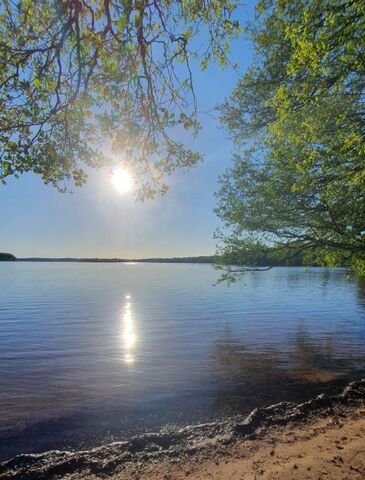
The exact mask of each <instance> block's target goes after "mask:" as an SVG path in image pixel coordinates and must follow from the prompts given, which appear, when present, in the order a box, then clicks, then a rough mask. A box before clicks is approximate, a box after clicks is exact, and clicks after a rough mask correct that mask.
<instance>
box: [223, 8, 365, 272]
mask: <svg viewBox="0 0 365 480" xmlns="http://www.w3.org/2000/svg"><path fill="white" fill-rule="evenodd" d="M251 35H252V40H253V42H254V44H255V47H256V52H257V57H256V60H255V63H254V65H253V66H252V67H251V68H250V69H249V71H248V72H247V74H246V75H245V76H244V77H243V78H242V79H241V80H240V82H239V83H238V85H237V87H236V89H235V90H234V92H233V94H232V95H231V97H230V98H229V99H228V100H227V101H226V102H225V104H224V105H222V106H221V112H222V120H223V122H224V123H225V125H226V126H227V128H228V130H229V132H230V133H231V135H232V137H233V139H234V141H235V143H236V145H237V154H236V155H235V157H234V160H233V166H232V168H230V169H229V170H228V171H227V172H226V173H225V174H224V175H223V177H222V178H221V190H220V192H219V193H218V200H219V203H218V207H217V213H218V215H219V216H220V217H221V219H222V220H223V222H224V224H225V227H226V231H225V233H224V234H223V235H220V236H219V238H220V241H221V242H220V249H221V252H223V253H224V252H231V251H234V250H235V249H236V248H238V251H241V252H244V253H243V254H242V255H241V263H244V264H246V261H248V264H250V258H251V257H252V255H253V254H254V252H255V249H257V245H262V244H263V245H266V246H269V247H270V248H276V249H281V248H283V247H285V248H287V249H289V250H292V251H295V252H300V253H301V254H303V255H304V259H305V260H306V261H307V262H310V263H312V262H315V263H318V264H320V265H325V266H337V265H343V264H351V265H352V266H353V267H354V268H355V269H356V270H357V271H358V272H359V273H361V274H364V272H365V108H364V107H365V103H364V98H365V97H364V93H365V92H364V88H365V3H364V2H363V1H360V0H347V1H346V0H345V1H340V0H318V1H317V0H316V1H314V0H313V1H304V0H290V1H289V0H267V1H266V0H265V1H261V2H260V3H259V5H258V16H257V19H256V22H255V23H254V25H252V26H251ZM227 232H228V233H227ZM243 246H244V249H242V247H243Z"/></svg>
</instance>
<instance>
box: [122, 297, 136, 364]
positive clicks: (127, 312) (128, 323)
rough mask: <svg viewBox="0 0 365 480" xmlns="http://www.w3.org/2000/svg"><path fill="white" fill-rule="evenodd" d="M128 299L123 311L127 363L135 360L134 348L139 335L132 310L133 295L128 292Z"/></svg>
mask: <svg viewBox="0 0 365 480" xmlns="http://www.w3.org/2000/svg"><path fill="white" fill-rule="evenodd" d="M125 299H126V300H127V301H126V303H125V305H124V308H123V312H122V329H123V333H122V339H123V342H122V343H123V351H124V356H123V359H124V362H125V363H127V364H130V363H133V362H134V357H133V354H132V352H133V349H134V347H135V344H136V341H137V336H136V333H135V321H134V317H133V312H132V306H131V301H130V299H131V296H130V295H129V294H128V295H126V296H125Z"/></svg>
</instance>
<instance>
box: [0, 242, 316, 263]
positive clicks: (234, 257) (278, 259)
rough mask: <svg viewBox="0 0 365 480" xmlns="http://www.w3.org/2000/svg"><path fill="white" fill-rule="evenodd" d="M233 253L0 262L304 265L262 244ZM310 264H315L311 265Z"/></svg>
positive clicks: (294, 255) (2, 256)
mask: <svg viewBox="0 0 365 480" xmlns="http://www.w3.org/2000/svg"><path fill="white" fill-rule="evenodd" d="M252 252H253V250H250V252H249V253H248V251H247V250H245V249H242V250H235V251H232V252H230V253H229V254H228V253H227V252H226V253H225V254H224V255H221V256H220V255H200V256H197V257H170V258H165V257H154V258H75V257H63V258H47V257H27V258H19V259H17V258H16V257H15V256H14V255H11V254H10V253H0V260H19V261H23V262H82V263H126V262H139V263H207V264H209V263H210V264H219V265H245V266H248V267H274V266H290V267H297V266H302V265H308V263H305V262H304V260H303V254H302V253H301V252H300V251H296V250H295V249H288V248H285V249H281V250H277V249H270V248H268V247H264V246H262V245H259V246H257V249H255V250H254V253H252ZM311 265H313V266H314V265H316V264H315V263H314V262H313V263H311Z"/></svg>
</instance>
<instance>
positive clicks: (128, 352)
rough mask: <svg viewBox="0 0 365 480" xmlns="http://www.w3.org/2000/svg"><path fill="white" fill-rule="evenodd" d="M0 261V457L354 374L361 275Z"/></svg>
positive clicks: (363, 357)
mask: <svg viewBox="0 0 365 480" xmlns="http://www.w3.org/2000/svg"><path fill="white" fill-rule="evenodd" d="M218 275H219V273H218V272H217V271H215V270H214V269H213V268H212V267H211V266H209V265H187V264H145V263H140V264H136V263H128V264H121V263H118V264H117V263H115V264H90V263H27V262H9V263H5V262H4V263H1V264H0V459H6V458H9V457H11V456H13V455H15V454H17V453H22V452H36V451H42V450H48V449H54V448H85V447H89V446H95V445H100V444H103V443H106V442H111V441H113V440H119V439H123V438H126V437H128V436H130V435H132V434H136V433H139V432H144V431H151V430H154V431H156V430H158V429H160V428H163V427H166V426H169V427H171V426H175V425H185V424H190V423H197V422H205V421H210V420H214V419H220V418H224V417H227V416H233V415H236V414H246V413H247V412H249V411H250V410H251V409H253V408H255V407H256V406H263V405H269V404H272V403H276V402H279V401H282V400H292V401H298V400H304V399H307V398H310V397H311V396H313V395H314V394H316V393H320V392H323V391H333V392H335V391H338V390H339V389H340V388H341V387H342V386H343V385H344V384H345V383H347V382H348V381H350V380H352V379H357V378H359V377H362V376H364V367H365V283H364V282H361V281H360V280H358V279H356V278H354V277H353V276H351V275H349V273H348V272H347V271H346V270H341V269H338V270H325V269H319V268H311V269H305V268H276V269H273V270H271V271H268V272H260V273H258V272H256V273H251V274H249V275H247V276H246V278H245V279H244V280H243V281H242V282H240V283H237V284H235V285H233V286H231V287H228V286H227V285H223V284H220V285H218V286H214V285H213V284H214V283H215V282H216V280H217V277H218Z"/></svg>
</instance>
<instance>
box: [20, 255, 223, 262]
mask: <svg viewBox="0 0 365 480" xmlns="http://www.w3.org/2000/svg"><path fill="white" fill-rule="evenodd" d="M16 260H17V261H18V262H78V263H129V262H136V263H137V262H138V263H215V262H216V257H215V256H214V255H211V256H209V255H206V256H199V257H172V258H159V257H156V258H132V259H127V258H73V257H70V258H69V257H66V258H48V257H44V258H43V257H26V258H17V259H16Z"/></svg>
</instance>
